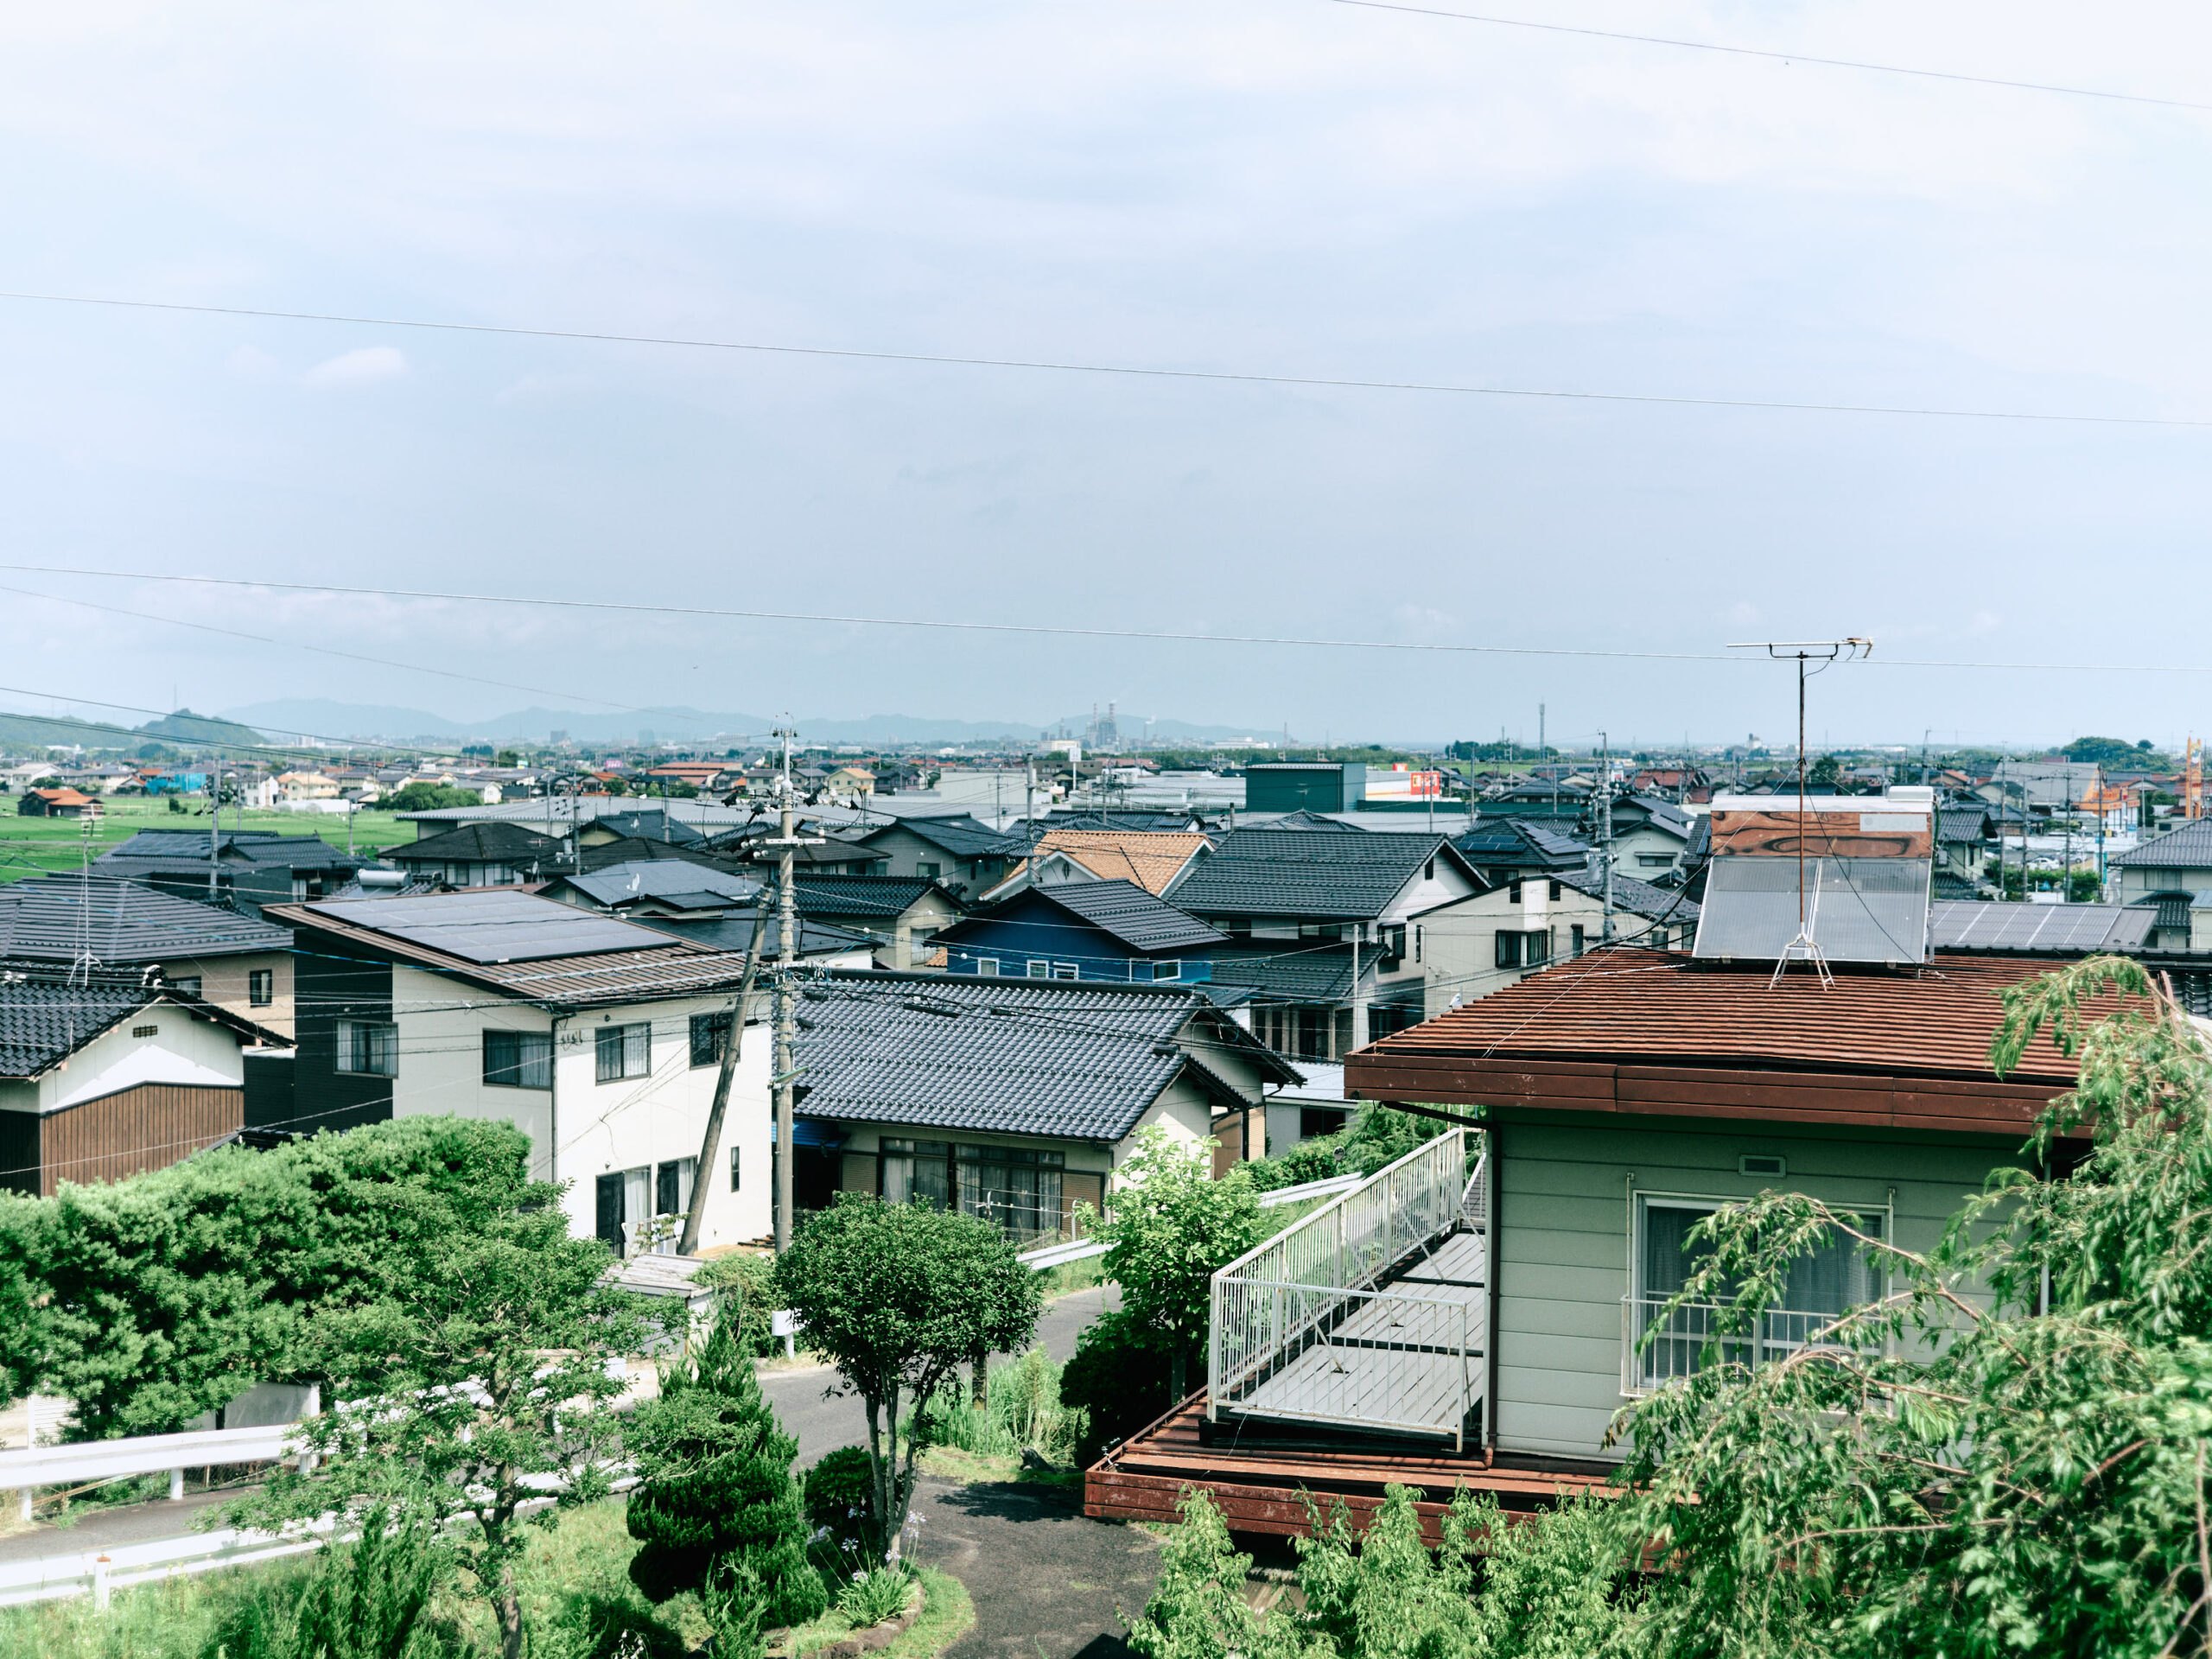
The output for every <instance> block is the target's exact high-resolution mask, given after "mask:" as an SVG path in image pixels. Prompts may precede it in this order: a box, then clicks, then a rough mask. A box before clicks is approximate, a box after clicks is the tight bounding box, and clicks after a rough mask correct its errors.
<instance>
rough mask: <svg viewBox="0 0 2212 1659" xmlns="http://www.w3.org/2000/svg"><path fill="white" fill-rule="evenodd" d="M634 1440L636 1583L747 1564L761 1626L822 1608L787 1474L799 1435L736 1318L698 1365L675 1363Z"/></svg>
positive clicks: (659, 1593) (675, 1584)
mask: <svg viewBox="0 0 2212 1659" xmlns="http://www.w3.org/2000/svg"><path fill="white" fill-rule="evenodd" d="M725 1313H726V1314H727V1313H734V1309H725ZM628 1439H629V1444H630V1446H631V1449H632V1455H633V1456H634V1457H635V1459H636V1461H637V1465H638V1470H639V1476H640V1484H639V1487H638V1489H637V1490H636V1491H633V1492H632V1494H631V1495H630V1535H631V1536H632V1537H633V1538H636V1539H638V1540H639V1541H640V1542H641V1543H642V1544H643V1545H644V1548H641V1549H640V1550H639V1552H638V1553H637V1554H636V1555H635V1556H634V1557H632V1560H631V1562H630V1576H631V1578H632V1580H634V1581H635V1582H636V1584H637V1586H638V1587H639V1589H640V1590H642V1591H644V1592H645V1594H646V1595H648V1596H650V1597H652V1599H654V1600H655V1601H665V1600H666V1599H668V1598H669V1597H671V1596H673V1595H675V1594H677V1593H678V1592H681V1591H684V1590H695V1589H698V1588H700V1587H702V1586H704V1585H706V1584H707V1582H708V1580H709V1575H710V1574H719V1575H722V1576H724V1577H730V1576H735V1575H739V1574H744V1575H749V1576H750V1578H751V1579H752V1580H753V1582H754V1583H755V1584H757V1585H758V1586H760V1626H761V1628H763V1629H772V1628H774V1627H776V1626H778V1625H793V1624H804V1623H805V1622H806V1621H807V1620H808V1619H810V1618H817V1617H818V1616H819V1615H820V1614H821V1612H822V1611H823V1608H824V1607H826V1606H827V1605H828V1602H827V1599H826V1598H825V1596H824V1593H823V1588H822V1580H821V1579H820V1578H819V1577H818V1576H817V1574H816V1573H815V1572H814V1569H813V1568H812V1567H810V1565H809V1564H808V1562H807V1559H806V1539H807V1526H806V1520H805V1516H804V1514H803V1513H802V1512H801V1509H800V1505H799V1490H798V1482H797V1481H796V1480H795V1479H794V1478H792V1475H791V1459H793V1458H794V1457H796V1456H797V1455H798V1441H797V1440H793V1439H792V1438H791V1436H790V1435H788V1434H786V1433H784V1430H783V1426H782V1425H781V1424H780V1423H779V1422H778V1421H776V1414H775V1410H774V1408H772V1407H771V1406H770V1405H769V1403H768V1402H767V1399H766V1396H765V1395H762V1394H761V1392H760V1378H759V1377H758V1376H755V1375H754V1374H753V1359H752V1357H751V1356H750V1355H749V1354H747V1353H746V1352H745V1351H744V1343H743V1339H742V1337H741V1332H740V1329H739V1321H738V1320H737V1319H735V1318H732V1317H722V1318H718V1319H715V1325H714V1329H713V1331H712V1332H710V1333H709V1335H708V1338H707V1341H706V1344H705V1346H704V1347H703V1348H702V1350H701V1351H700V1354H699V1357H698V1359H697V1361H696V1363H695V1364H690V1365H683V1364H679V1365H677V1366H675V1367H673V1368H671V1370H669V1371H668V1372H667V1374H666V1375H665V1376H664V1377H663V1379H662V1382H661V1394H660V1398H658V1400H654V1401H652V1402H648V1403H647V1404H645V1405H644V1406H641V1407H639V1409H638V1412H637V1415H636V1418H635V1420H634V1421H633V1422H632V1426H631V1429H630V1433H629V1436H628Z"/></svg>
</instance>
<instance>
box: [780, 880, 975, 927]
mask: <svg viewBox="0 0 2212 1659" xmlns="http://www.w3.org/2000/svg"><path fill="white" fill-rule="evenodd" d="M936 887H937V883H936V882H934V881H932V880H929V879H928V878H927V877H926V876H919V875H811V874H807V873H805V872H804V871H800V872H798V873H797V874H793V875H792V877H791V892H792V893H793V894H794V895H795V896H796V898H797V899H798V907H799V909H800V910H801V911H802V912H804V913H805V914H807V915H809V916H868V917H879V918H884V919H887V920H888V919H890V918H895V917H899V916H903V915H904V914H906V912H907V911H908V910H909V909H911V908H912V906H913V905H914V903H915V902H916V901H917V900H918V899H921V898H922V897H923V896H924V895H925V893H929V892H931V890H932V889H934V888H936ZM946 897H948V898H950V894H947V895H946Z"/></svg>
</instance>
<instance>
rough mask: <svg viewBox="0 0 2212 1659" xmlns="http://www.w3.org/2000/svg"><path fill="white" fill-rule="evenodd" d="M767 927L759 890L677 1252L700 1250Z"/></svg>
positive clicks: (765, 895)
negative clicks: (746, 1016) (723, 1129)
mask: <svg viewBox="0 0 2212 1659" xmlns="http://www.w3.org/2000/svg"><path fill="white" fill-rule="evenodd" d="M767 926H768V889H767V887H766V886H763V887H761V889H760V904H759V906H757V907H756V908H755V909H754V911H753V943H752V944H750V945H748V946H747V947H746V951H745V977H744V978H743V979H741V980H740V981H739V982H738V987H737V1000H736V1001H734V1002H732V1003H731V1004H730V1005H729V1029H728V1031H726V1032H724V1033H722V1055H721V1071H718V1072H716V1073H715V1101H714V1104H713V1105H711V1106H709V1108H708V1109H707V1132H706V1134H705V1135H702V1137H701V1138H700V1141H699V1162H698V1165H697V1166H696V1169H695V1170H694V1171H693V1173H692V1176H691V1205H690V1208H689V1209H688V1210H686V1211H684V1212H683V1236H682V1237H680V1238H679V1239H677V1242H676V1253H677V1255H697V1254H698V1253H699V1229H700V1225H701V1224H702V1222H704V1221H705V1219H706V1215H707V1188H708V1184H709V1182H710V1181H711V1180H712V1179H714V1169H715V1158H716V1157H717V1156H719V1155H720V1154H721V1147H722V1119H723V1117H724V1116H726V1115H727V1114H728V1110H729V1085H730V1080H731V1079H732V1078H733V1077H735V1076H736V1074H737V1055H738V1050H739V1048H740V1046H741V1045H742V1044H743V1043H744V1041H745V1005H746V1004H747V1002H749V1001H752V999H753V980H754V978H755V977H756V976H758V975H759V974H760V936H761V934H762V933H764V932H765V931H767Z"/></svg>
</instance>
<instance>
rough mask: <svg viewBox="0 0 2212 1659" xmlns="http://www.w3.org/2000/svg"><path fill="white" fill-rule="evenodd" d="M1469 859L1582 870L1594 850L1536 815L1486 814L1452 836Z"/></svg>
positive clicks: (1479, 863) (1478, 862) (1480, 862)
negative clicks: (1512, 816)
mask: <svg viewBox="0 0 2212 1659" xmlns="http://www.w3.org/2000/svg"><path fill="white" fill-rule="evenodd" d="M1452 845H1453V846H1454V847H1456V848H1458V849H1459V851H1460V853H1461V854H1462V855H1464V856H1465V859H1466V861H1467V862H1469V863H1470V864H1473V865H1476V866H1478V867H1483V866H1489V865H1513V866H1516V867H1517V868H1524V869H1542V870H1579V869H1582V868H1586V866H1587V865H1588V864H1589V862H1590V858H1591V855H1592V851H1593V850H1594V849H1592V847H1591V845H1590V843H1589V842H1586V841H1584V840H1582V839H1581V838H1580V836H1572V835H1569V834H1568V833H1567V831H1566V830H1564V829H1554V828H1552V827H1551V826H1550V825H1549V824H1548V823H1543V822H1541V820H1539V819H1535V818H1484V819H1479V820H1478V821H1477V823H1476V824H1475V827H1474V828H1473V829H1469V830H1465V831H1464V832H1463V833H1461V834H1459V835H1456V836H1452Z"/></svg>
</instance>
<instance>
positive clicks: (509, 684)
mask: <svg viewBox="0 0 2212 1659" xmlns="http://www.w3.org/2000/svg"><path fill="white" fill-rule="evenodd" d="M0 593H4V594H22V596H23V597H24V598H26V599H43V600H48V601H51V602H53V603H54V604H56V605H77V606H81V607H84V608H85V609H86V610H88V611H105V612H106V613H108V614H109V615H111V616H133V617H137V619H138V620H140V621H142V622H165V623H167V624H168V625H169V626H171V627H177V628H196V629H198V630H199V631H200V632H202V633H219V634H221V635H223V636H224V637H225V638H226V639H251V640H253V641H255V642H256V643H257V644H260V645H287V646H289V647H291V648H292V649H293V650H295V651H312V652H317V653H319V654H320V655H321V656H325V657H343V658H346V660H347V661H348V662H354V663H369V664H374V665H375V666H376V667H378V668H399V669H404V670H406V671H408V672H410V673H412V674H436V675H440V676H442V677H444V678H446V679H448V680H467V681H468V682H469V683H471V684H474V685H493V686H497V687H499V689H500V690H503V691H527V692H530V693H531V695H533V696H542V697H573V698H575V700H576V701H577V702H595V703H597V704H598V705H599V706H600V707H601V708H602V709H613V710H614V711H615V712H616V713H618V714H625V715H642V714H647V713H650V712H651V710H649V709H637V708H632V706H631V705H630V704H628V703H626V702H608V701H607V699H606V698H604V697H590V696H580V695H578V694H577V693H576V692H575V690H573V689H571V690H557V691H556V690H554V689H553V688H552V687H550V686H544V685H523V684H520V683H517V682H516V681H513V680H493V679H487V678H486V677H484V676H483V675H481V674H463V673H461V671H458V670H457V669H450V668H433V667H431V666H430V665H429V664H427V663H402V662H397V661H395V660H393V659H392V658H389V657H370V656H367V655H365V654H364V653H362V652H358V651H340V650H339V649H338V648H337V647H336V646H335V645H311V644H309V643H308V641H306V640H304V639H277V638H275V637H274V636H272V635H270V634H265V633H247V632H243V631H242V630H240V629H238V628H220V627H217V626H215V625H214V624H213V623H212V622H190V621H187V620H185V619H184V618H183V617H181V616H156V614H154V613H152V612H150V611H134V610H130V609H128V608H126V607H124V606H121V605H102V604H100V603H99V601H95V600H90V599H71V598H69V597H67V595H65V594H43V593H40V592H38V591H37V590H35V589H34V588H10V587H8V586H5V585H4V584H0Z"/></svg>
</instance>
